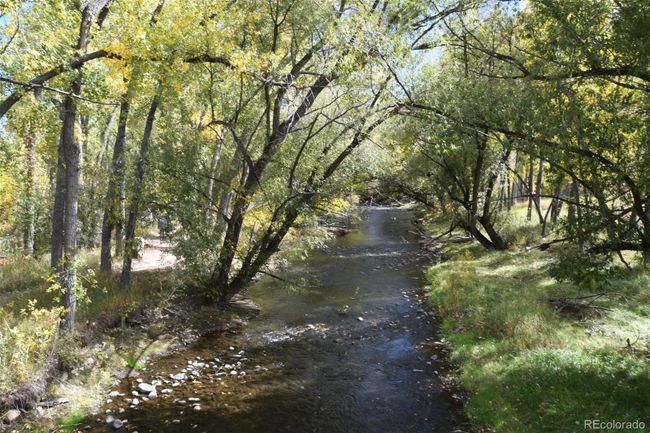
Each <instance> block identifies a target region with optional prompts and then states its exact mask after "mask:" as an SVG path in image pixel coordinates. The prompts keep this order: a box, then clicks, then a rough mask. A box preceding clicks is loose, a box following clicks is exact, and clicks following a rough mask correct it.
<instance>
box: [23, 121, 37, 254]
mask: <svg viewBox="0 0 650 433" xmlns="http://www.w3.org/2000/svg"><path fill="white" fill-rule="evenodd" d="M37 136H38V133H37V131H36V126H35V125H34V123H33V122H32V124H31V125H30V127H29V134H28V136H27V149H26V152H25V222H24V224H25V225H24V227H23V252H24V254H25V255H26V256H33V255H34V230H35V218H36V215H35V211H36V206H35V200H36V197H35V193H36V173H35V171H36V142H37V140H38V138H37Z"/></svg>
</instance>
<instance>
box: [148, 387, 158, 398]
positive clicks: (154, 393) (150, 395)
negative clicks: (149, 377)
mask: <svg viewBox="0 0 650 433" xmlns="http://www.w3.org/2000/svg"><path fill="white" fill-rule="evenodd" d="M153 397H158V393H157V392H156V390H155V389H154V390H153V391H151V392H150V393H149V398H153Z"/></svg>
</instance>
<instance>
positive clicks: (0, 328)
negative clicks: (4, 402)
mask: <svg viewBox="0 0 650 433" xmlns="http://www.w3.org/2000/svg"><path fill="white" fill-rule="evenodd" d="M60 315H61V310H60V309H52V310H47V309H43V308H36V307H35V303H34V302H32V303H30V306H29V308H28V309H26V310H23V311H21V313H20V314H18V315H17V316H14V315H12V314H11V313H8V312H6V311H4V310H0V316H1V318H0V392H9V391H11V390H13V389H16V388H17V387H19V386H21V385H23V384H25V383H26V382H27V381H28V380H30V378H32V377H34V376H36V375H39V374H42V373H43V370H44V369H45V368H46V366H47V365H48V364H49V360H50V359H51V355H52V353H53V348H54V343H55V341H56V335H57V329H58V325H59V317H60Z"/></svg>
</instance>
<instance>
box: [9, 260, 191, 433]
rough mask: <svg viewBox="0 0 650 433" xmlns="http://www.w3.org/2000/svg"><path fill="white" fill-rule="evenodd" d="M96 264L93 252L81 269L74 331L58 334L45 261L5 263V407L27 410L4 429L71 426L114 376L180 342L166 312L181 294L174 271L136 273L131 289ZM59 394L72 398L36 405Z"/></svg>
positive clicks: (97, 400) (55, 305)
mask: <svg viewBox="0 0 650 433" xmlns="http://www.w3.org/2000/svg"><path fill="white" fill-rule="evenodd" d="M94 266H95V263H94V256H93V255H92V254H90V255H89V256H88V257H87V258H86V266H84V267H83V269H82V270H81V271H80V277H81V280H82V283H83V285H84V287H85V291H86V293H85V295H84V297H83V299H82V302H81V303H80V304H79V313H78V316H79V317H78V325H77V327H76V328H77V329H76V332H75V334H74V336H66V335H62V334H59V333H58V332H57V329H58V325H59V319H60V315H61V311H62V310H61V307H59V306H58V305H59V301H58V299H57V297H58V296H59V295H58V294H57V293H56V291H52V290H50V289H48V288H49V287H50V286H51V281H50V280H49V275H50V274H51V271H50V269H49V264H48V263H47V260H45V259H19V260H15V261H12V262H11V263H8V264H6V265H4V266H1V267H0V305H1V307H0V408H4V410H6V409H8V408H19V409H21V411H22V415H21V417H20V420H21V423H20V424H18V425H12V426H5V427H6V428H9V429H11V430H12V431H13V430H15V431H37V432H39V431H42V432H46V431H53V430H56V431H66V429H68V428H71V427H73V426H75V425H76V422H77V421H78V420H79V419H81V418H83V417H84V416H86V414H88V413H89V412H92V411H93V410H94V408H96V407H97V405H98V404H99V403H100V402H101V401H102V398H103V395H104V390H105V389H106V387H107V386H110V384H111V383H112V382H113V381H114V380H116V378H117V377H120V376H122V375H123V374H125V373H126V372H127V371H128V370H129V369H131V368H133V369H135V370H137V369H141V368H144V367H145V366H146V363H147V360H148V359H149V358H150V357H152V356H154V355H156V354H159V353H162V352H164V351H165V350H166V349H167V348H168V347H169V346H170V345H172V344H174V343H176V342H177V341H178V335H180V334H176V333H172V332H171V329H169V328H170V327H171V326H173V323H174V320H173V318H168V319H167V320H165V316H166V315H165V314H164V313H163V311H162V310H163V309H164V308H165V307H167V306H168V305H170V303H171V301H172V299H174V297H175V296H176V295H177V288H178V282H177V281H176V277H175V274H174V273H173V272H172V271H170V270H159V271H155V272H140V273H135V274H134V276H133V278H134V280H133V285H132V287H130V288H128V289H122V288H120V287H119V285H118V284H117V282H116V278H115V276H114V275H100V274H98V275H95V274H94V272H93V269H94ZM175 308H176V307H175ZM161 319H162V321H163V322H164V323H165V325H168V326H160V320H161ZM59 399H64V400H65V401H67V403H65V404H60V405H55V406H54V407H51V408H44V409H43V408H42V409H39V410H33V409H35V408H36V407H37V405H38V404H37V402H38V401H48V402H52V401H58V400H59ZM46 406H47V405H46ZM26 409H32V410H30V411H26ZM4 410H0V420H2V418H4V415H5V414H4ZM1 430H2V426H1V425H0V431H1Z"/></svg>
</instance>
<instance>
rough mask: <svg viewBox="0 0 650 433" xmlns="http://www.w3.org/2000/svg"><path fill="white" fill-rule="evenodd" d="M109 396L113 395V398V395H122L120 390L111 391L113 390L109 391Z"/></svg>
mask: <svg viewBox="0 0 650 433" xmlns="http://www.w3.org/2000/svg"><path fill="white" fill-rule="evenodd" d="M108 396H109V397H111V398H113V397H119V396H120V392H119V391H111V392H109V393H108Z"/></svg>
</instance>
